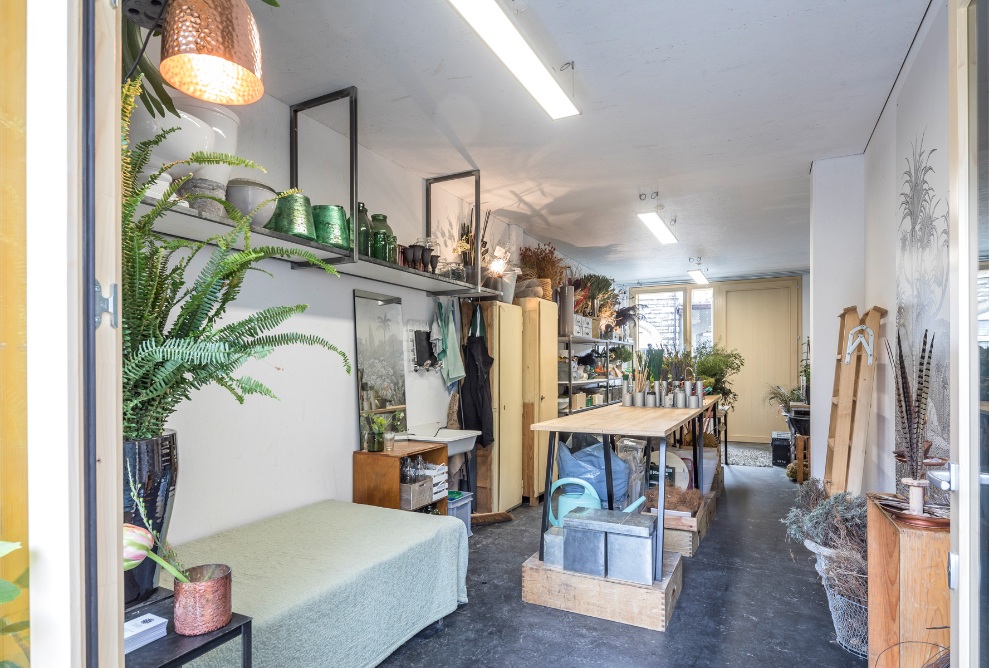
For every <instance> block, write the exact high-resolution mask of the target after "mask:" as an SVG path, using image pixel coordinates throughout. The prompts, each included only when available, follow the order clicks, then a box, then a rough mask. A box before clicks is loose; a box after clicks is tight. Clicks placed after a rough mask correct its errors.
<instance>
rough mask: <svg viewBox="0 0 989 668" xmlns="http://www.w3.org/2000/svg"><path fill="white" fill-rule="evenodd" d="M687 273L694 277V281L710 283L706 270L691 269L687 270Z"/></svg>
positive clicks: (704, 283)
mask: <svg viewBox="0 0 989 668" xmlns="http://www.w3.org/2000/svg"><path fill="white" fill-rule="evenodd" d="M687 274H688V275H689V276H690V277H691V278H692V279H694V283H698V284H700V285H707V284H708V283H710V281H709V280H707V276H705V275H704V272H703V271H701V270H700V269H691V270H690V271H688V272H687Z"/></svg>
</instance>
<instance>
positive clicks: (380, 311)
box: [354, 290, 405, 451]
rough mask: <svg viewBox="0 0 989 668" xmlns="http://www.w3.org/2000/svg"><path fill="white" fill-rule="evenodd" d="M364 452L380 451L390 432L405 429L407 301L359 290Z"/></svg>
mask: <svg viewBox="0 0 989 668" xmlns="http://www.w3.org/2000/svg"><path fill="white" fill-rule="evenodd" d="M354 338H355V339H356V344H357V346H356V347H357V401H358V414H359V415H360V438H361V448H362V449H364V450H371V451H380V450H381V449H382V448H383V446H384V441H385V438H384V436H385V434H386V433H387V432H396V431H403V430H404V429H405V346H404V345H403V343H402V300H401V299H399V298H398V297H392V296H390V295H381V294H376V293H373V292H364V291H362V290H354Z"/></svg>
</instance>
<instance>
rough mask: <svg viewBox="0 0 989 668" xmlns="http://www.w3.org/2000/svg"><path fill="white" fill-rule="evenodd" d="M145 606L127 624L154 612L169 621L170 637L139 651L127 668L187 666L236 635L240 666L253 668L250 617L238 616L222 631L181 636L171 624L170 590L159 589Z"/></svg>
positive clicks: (131, 612)
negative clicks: (239, 645) (238, 637)
mask: <svg viewBox="0 0 989 668" xmlns="http://www.w3.org/2000/svg"><path fill="white" fill-rule="evenodd" d="M158 591H159V592H160V595H156V596H155V597H154V599H152V601H150V602H149V603H148V604H146V605H140V606H136V607H134V608H132V609H130V610H128V611H127V612H126V613H125V615H124V616H125V618H126V620H127V621H130V620H132V619H134V618H135V617H140V616H141V615H146V614H148V613H151V614H152V615H158V616H159V617H164V618H165V619H167V620H168V627H167V630H168V635H166V636H165V637H164V638H159V639H158V640H155V641H154V642H151V643H148V644H147V645H145V646H144V647H141V648H140V649H136V650H134V651H133V652H131V653H130V654H127V655H126V657H125V658H124V663H125V665H126V668H173V667H176V666H184V665H185V664H186V663H188V662H189V661H192V660H193V659H196V658H198V657H200V656H202V655H203V654H206V653H207V652H209V651H211V650H214V649H216V648H217V647H219V646H220V645H223V644H225V643H227V642H229V641H231V640H233V639H234V638H236V637H237V636H240V640H241V655H240V656H241V666H242V667H243V668H251V618H250V617H247V616H245V615H238V614H237V613H236V612H235V613H234V614H233V617H231V618H230V623H229V624H227V625H226V626H224V627H223V628H222V629H217V630H216V631H213V632H212V633H206V634H204V635H201V636H180V635H178V634H177V633H175V623H174V622H173V621H172V605H173V602H172V595H171V594H170V593H169V592H168V590H167V589H159V590H158Z"/></svg>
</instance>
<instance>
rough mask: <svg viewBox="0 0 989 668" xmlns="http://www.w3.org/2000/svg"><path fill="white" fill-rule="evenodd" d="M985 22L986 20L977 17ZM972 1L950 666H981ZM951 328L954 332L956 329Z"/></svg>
mask: <svg viewBox="0 0 989 668" xmlns="http://www.w3.org/2000/svg"><path fill="white" fill-rule="evenodd" d="M981 20H982V21H985V20H986V18H985V17H981ZM975 22H976V2H974V1H973V0H951V2H949V3H948V100H949V102H948V104H949V111H948V152H949V153H948V166H949V167H948V192H949V194H950V197H951V206H950V210H949V219H948V226H949V244H950V247H949V257H950V263H949V269H948V273H949V280H950V286H949V295H950V296H949V309H950V311H949V313H950V320H951V322H952V336H955V337H957V338H956V340H954V341H953V342H952V355H951V356H950V371H949V377H950V378H951V461H953V462H956V463H957V464H958V470H959V477H960V480H959V481H958V487H959V489H958V491H956V492H952V493H951V553H953V554H955V555H957V556H958V564H957V583H958V584H957V587H956V588H954V589H953V590H952V592H951V665H953V666H977V665H982V664H985V662H986V657H980V651H981V650H980V639H979V614H980V612H979V595H980V592H979V580H980V572H979V568H980V561H979V547H980V544H981V541H985V540H987V538H986V537H985V536H981V535H980V530H979V529H980V509H979V505H980V499H979V495H980V484H979V472H980V466H981V463H980V461H979V380H980V379H979V364H978V356H977V355H976V354H975V350H976V346H977V345H978V343H977V342H978V336H977V314H978V303H977V299H978V296H977V294H976V290H975V289H974V282H975V278H976V276H977V273H978V269H979V258H978V248H979V238H978V237H979V235H978V219H977V216H978V210H979V208H978V192H979V184H978V177H979V172H978V135H977V132H976V127H977V126H976V124H977V123H978V118H977V116H978V115H977V113H973V111H974V106H975V104H976V103H977V101H978V88H977V84H976V82H975V76H976V73H977V72H978V67H977V66H978V62H977V54H975V53H973V51H974V48H972V47H975V46H976V42H975V39H974V30H975V27H976V25H975ZM956 323H957V329H956V328H955V324H956Z"/></svg>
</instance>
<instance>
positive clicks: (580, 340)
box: [557, 336, 632, 415]
mask: <svg viewBox="0 0 989 668" xmlns="http://www.w3.org/2000/svg"><path fill="white" fill-rule="evenodd" d="M557 340H558V342H559V343H561V344H563V345H565V346H566V348H567V368H568V369H569V368H570V366H571V364H572V363H573V358H574V346H588V347H591V348H597V347H599V346H603V347H604V349H605V351H604V352H605V360H606V363H605V371H606V373H605V375H604V376H602V377H600V378H588V379H586V380H557V385H558V386H559V388H560V389H561V390H562V389H563V388H566V390H567V394H566V397H567V399H568V401H567V405H566V407H565V408H561V409H559V414H560V415H574V414H576V413H582V412H584V411H589V410H594V409H595V408H603V407H604V406H611V405H613V404H617V403H620V402H621V391H619V392H618V393H617V396H615V392H614V388H616V387H618V388H620V387H621V385H622V381H621V379H620V378H614V377H613V376H612V373H611V372H612V369H613V368H614V365H613V364H612V363H611V349H612V348H617V347H618V346H631V345H632V342H631V341H620V340H616V339H595V338H592V337H589V336H561V337H559V338H558V339H557ZM600 386H603V387H604V397H605V399H604V401H603V402H601V403H600V404H597V405H594V406H579V407H577V408H574V407H573V403H572V401H570V397H571V396H573V391H574V388H581V387H600ZM560 398H562V397H560Z"/></svg>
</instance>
